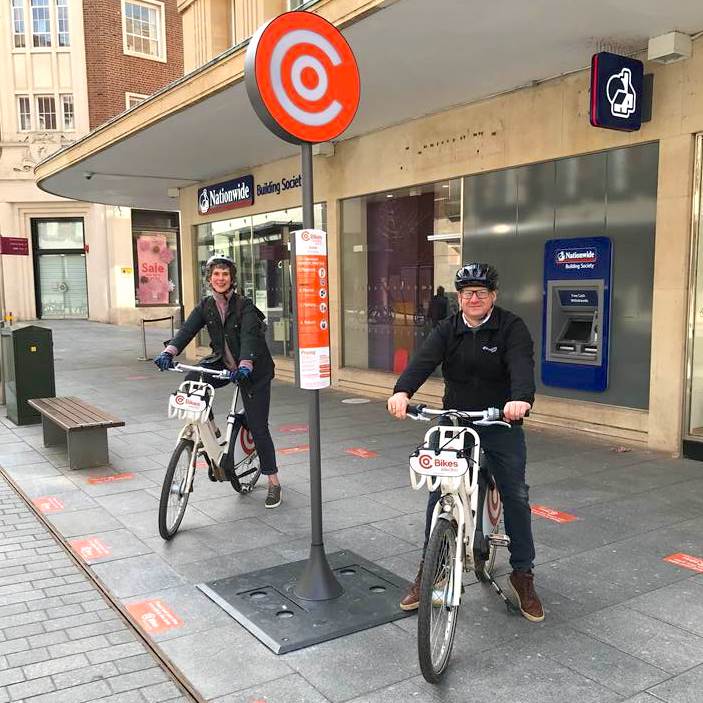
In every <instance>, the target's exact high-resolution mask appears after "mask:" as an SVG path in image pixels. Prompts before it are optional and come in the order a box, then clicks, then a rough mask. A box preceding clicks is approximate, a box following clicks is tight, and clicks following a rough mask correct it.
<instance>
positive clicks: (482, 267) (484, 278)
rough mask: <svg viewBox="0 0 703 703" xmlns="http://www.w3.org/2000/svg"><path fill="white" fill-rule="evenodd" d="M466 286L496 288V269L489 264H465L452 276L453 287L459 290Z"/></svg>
mask: <svg viewBox="0 0 703 703" xmlns="http://www.w3.org/2000/svg"><path fill="white" fill-rule="evenodd" d="M467 286H485V287H486V288H488V290H498V271H496V270H495V268H493V266H491V265H490V264H479V263H476V262H474V263H471V264H465V265H464V266H462V267H461V268H460V269H459V270H458V271H457V272H456V276H454V287H455V288H456V289H457V290H461V289H462V288H466V287H467Z"/></svg>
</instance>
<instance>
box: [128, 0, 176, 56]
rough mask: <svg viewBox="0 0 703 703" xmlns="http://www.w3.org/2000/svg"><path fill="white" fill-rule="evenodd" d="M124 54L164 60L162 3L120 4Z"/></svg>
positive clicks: (131, 0)
mask: <svg viewBox="0 0 703 703" xmlns="http://www.w3.org/2000/svg"><path fill="white" fill-rule="evenodd" d="M122 29H123V42H124V53H125V54H132V55H134V56H141V57H143V58H150V59H156V60H157V61H165V60H166V37H165V34H164V4H163V3H162V2H135V1H134V0H123V2H122Z"/></svg>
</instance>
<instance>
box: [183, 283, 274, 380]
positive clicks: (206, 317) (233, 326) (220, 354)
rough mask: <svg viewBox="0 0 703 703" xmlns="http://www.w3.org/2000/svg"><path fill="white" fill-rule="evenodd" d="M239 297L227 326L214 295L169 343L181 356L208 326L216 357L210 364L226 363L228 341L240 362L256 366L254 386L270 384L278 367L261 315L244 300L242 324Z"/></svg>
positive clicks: (234, 299)
mask: <svg viewBox="0 0 703 703" xmlns="http://www.w3.org/2000/svg"><path fill="white" fill-rule="evenodd" d="M237 297H238V294H237V293H235V294H234V295H233V296H232V297H231V298H230V300H229V305H228V307H227V314H226V315H225V322H224V325H223V324H222V318H221V317H220V311H219V310H218V309H217V303H215V299H214V298H213V297H212V296H211V295H208V296H207V297H206V298H203V299H202V300H201V301H200V303H198V305H196V306H195V308H194V310H193V312H191V313H190V315H189V316H188V319H187V320H186V321H185V322H184V323H183V325H182V326H181V328H180V329H179V330H178V332H177V334H176V336H175V337H174V338H173V339H172V340H171V341H170V342H169V343H170V344H173V346H174V347H176V348H177V349H178V353H179V354H180V353H181V352H182V351H183V350H184V349H185V348H186V346H188V344H189V343H190V342H191V340H192V339H193V337H195V335H196V334H197V333H198V332H199V331H200V330H201V329H202V328H203V327H205V326H207V331H208V334H209V335H210V347H211V349H212V356H210V357H208V359H207V360H208V361H219V360H222V361H224V358H225V348H224V340H225V337H226V338H227V346H228V347H229V350H230V351H231V352H232V356H234V358H235V360H236V361H237V362H239V361H242V359H248V360H250V361H252V362H253V363H254V371H253V373H252V379H251V380H252V383H254V384H256V383H258V382H264V381H270V380H271V379H272V378H273V375H274V363H273V359H272V358H271V352H270V351H269V349H268V346H267V345H266V339H265V337H264V332H263V328H262V325H261V320H260V319H259V313H258V312H257V310H256V307H255V306H254V303H252V302H251V300H250V299H249V298H246V297H244V296H242V298H241V300H242V303H241V313H242V314H241V324H240V320H238V319H237V315H236V305H237Z"/></svg>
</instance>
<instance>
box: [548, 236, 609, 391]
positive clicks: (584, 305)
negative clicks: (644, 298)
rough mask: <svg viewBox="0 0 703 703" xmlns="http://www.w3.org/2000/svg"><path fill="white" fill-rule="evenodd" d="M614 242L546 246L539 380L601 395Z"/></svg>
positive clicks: (556, 242) (558, 242) (604, 385)
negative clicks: (540, 375) (540, 378)
mask: <svg viewBox="0 0 703 703" xmlns="http://www.w3.org/2000/svg"><path fill="white" fill-rule="evenodd" d="M611 262H612V244H611V242H610V239H608V237H586V238H580V239H550V240H549V241H547V242H545V245H544V287H543V291H542V301H543V307H542V382H543V383H544V384H545V385H547V386H558V387H561V388H576V389H578V390H582V391H604V390H605V389H606V388H607V387H608V337H609V331H610V288H611V274H612V266H611Z"/></svg>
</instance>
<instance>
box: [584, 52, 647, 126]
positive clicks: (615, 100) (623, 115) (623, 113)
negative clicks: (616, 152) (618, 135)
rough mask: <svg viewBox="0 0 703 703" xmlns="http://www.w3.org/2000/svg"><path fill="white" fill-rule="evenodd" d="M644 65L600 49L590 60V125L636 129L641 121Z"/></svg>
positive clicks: (635, 60)
mask: <svg viewBox="0 0 703 703" xmlns="http://www.w3.org/2000/svg"><path fill="white" fill-rule="evenodd" d="M643 85H644V64H643V63H642V62H641V61H638V60H637V59H631V58H629V57H627V56H620V55H619V54H611V53H610V52H608V51H601V52H599V53H597V54H593V57H592V59H591V124H592V125H593V126H594V127H605V128H606V129H618V130H622V131H625V132H634V131H636V130H638V129H639V128H640V126H641V124H642V103H643V102H644V101H643V97H644V96H643V92H644V91H643Z"/></svg>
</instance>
